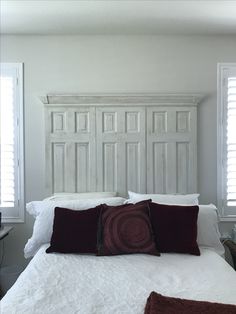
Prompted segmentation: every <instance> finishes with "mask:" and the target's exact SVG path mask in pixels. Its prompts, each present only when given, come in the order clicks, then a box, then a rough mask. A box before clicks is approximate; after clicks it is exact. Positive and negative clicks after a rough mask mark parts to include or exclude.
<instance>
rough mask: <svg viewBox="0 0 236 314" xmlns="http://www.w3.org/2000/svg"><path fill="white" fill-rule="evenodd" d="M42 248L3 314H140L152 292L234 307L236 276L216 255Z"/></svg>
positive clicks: (3, 306) (7, 300)
mask: <svg viewBox="0 0 236 314" xmlns="http://www.w3.org/2000/svg"><path fill="white" fill-rule="evenodd" d="M46 247H47V245H44V246H42V247H41V249H40V250H39V251H38V253H37V254H36V256H35V257H34V258H33V260H32V261H31V262H30V264H29V265H28V267H27V268H26V270H25V271H24V272H23V273H22V274H21V276H20V277H19V278H18V280H17V282H16V283H15V285H14V286H13V287H12V288H11V289H10V290H9V291H8V293H7V294H6V296H5V297H4V298H3V299H2V301H1V308H0V313H1V314H13V313H17V314H27V313H31V314H37V313H40V314H47V313H50V314H60V313H61V314H72V313H73V314H75V313H80V314H122V313H127V314H141V313H143V311H144V306H145V303H146V299H147V297H148V295H149V294H150V292H151V291H157V292H159V293H161V294H163V295H167V296H173V297H181V298H186V299H195V300H208V301H215V302H221V303H231V304H236V272H235V271H234V270H233V269H232V268H231V267H230V266H229V265H228V264H227V263H226V262H225V261H224V260H223V259H222V258H221V257H220V256H219V255H217V254H216V253H214V252H212V251H210V250H202V251H201V253H202V255H201V256H200V257H198V256H191V255H184V254H162V256H161V257H156V256H149V255H142V254H136V255H122V256H113V257H95V256H88V255H86V256H85V255H84V256H82V255H75V254H73V255H66V254H46V253H45V249H46Z"/></svg>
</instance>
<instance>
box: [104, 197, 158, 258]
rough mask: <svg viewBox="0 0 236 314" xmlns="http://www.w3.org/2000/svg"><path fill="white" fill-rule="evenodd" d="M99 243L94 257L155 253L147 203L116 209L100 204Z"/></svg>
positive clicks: (116, 207)
mask: <svg viewBox="0 0 236 314" xmlns="http://www.w3.org/2000/svg"><path fill="white" fill-rule="evenodd" d="M102 206H103V209H102V212H101V227H102V241H101V247H100V248H99V251H98V255H117V254H130V253H147V254H153V255H160V254H159V252H157V250H156V246H155V241H154V237H153V233H152V227H151V223H150V218H149V207H148V202H140V203H137V204H135V205H134V204H126V205H120V206H107V205H105V204H103V205H102Z"/></svg>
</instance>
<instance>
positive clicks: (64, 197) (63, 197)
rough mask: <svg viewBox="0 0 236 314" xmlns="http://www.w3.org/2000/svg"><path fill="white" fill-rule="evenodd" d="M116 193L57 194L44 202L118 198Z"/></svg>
mask: <svg viewBox="0 0 236 314" xmlns="http://www.w3.org/2000/svg"><path fill="white" fill-rule="evenodd" d="M116 196H117V193H116V192H88V193H55V194H53V195H51V196H49V197H47V198H45V199H44V201H63V200H79V199H89V198H90V199H94V198H108V197H116Z"/></svg>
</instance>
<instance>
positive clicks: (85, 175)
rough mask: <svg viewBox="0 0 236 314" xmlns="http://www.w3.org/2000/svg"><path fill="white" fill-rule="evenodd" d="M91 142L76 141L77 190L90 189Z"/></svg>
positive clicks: (84, 190) (85, 190)
mask: <svg viewBox="0 0 236 314" xmlns="http://www.w3.org/2000/svg"><path fill="white" fill-rule="evenodd" d="M89 174H90V171H89V143H76V191H77V192H87V191H89V178H90V175H89Z"/></svg>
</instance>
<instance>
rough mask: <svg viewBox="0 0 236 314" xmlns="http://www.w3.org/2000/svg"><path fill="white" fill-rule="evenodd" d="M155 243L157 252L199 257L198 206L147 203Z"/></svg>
mask: <svg viewBox="0 0 236 314" xmlns="http://www.w3.org/2000/svg"><path fill="white" fill-rule="evenodd" d="M149 207H150V216H151V222H152V227H153V231H154V234H155V241H156V245H157V249H158V250H159V252H163V253H167V252H176V253H189V254H193V255H200V251H199V248H198V244H197V218H198V211H199V207H198V206H178V205H162V204H157V203H152V202H150V203H149Z"/></svg>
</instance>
